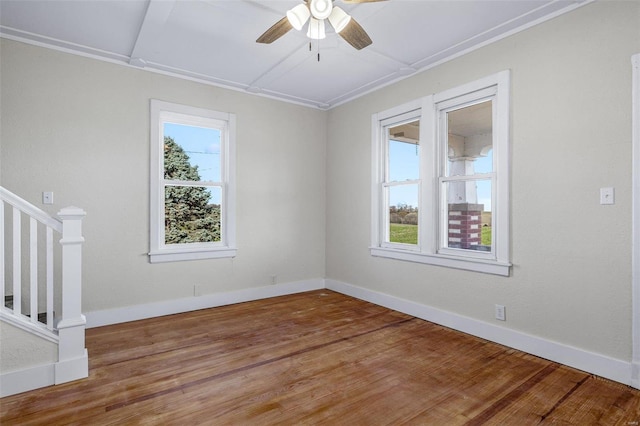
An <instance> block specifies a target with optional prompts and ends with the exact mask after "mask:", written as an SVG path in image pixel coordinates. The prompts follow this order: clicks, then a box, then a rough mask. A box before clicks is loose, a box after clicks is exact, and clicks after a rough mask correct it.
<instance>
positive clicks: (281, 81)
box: [0, 0, 589, 109]
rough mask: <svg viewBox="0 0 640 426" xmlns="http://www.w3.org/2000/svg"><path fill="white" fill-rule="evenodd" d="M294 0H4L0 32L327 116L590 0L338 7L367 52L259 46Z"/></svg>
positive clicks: (290, 38) (432, 0)
mask: <svg viewBox="0 0 640 426" xmlns="http://www.w3.org/2000/svg"><path fill="white" fill-rule="evenodd" d="M300 2H301V0H201V1H185V0H66V1H62V0H0V35H1V36H2V37H6V38H11V39H14V40H21V41H27V42H30V43H35V44H39V45H45V46H48V47H53V48H57V49H64V50H70V51H73V52H77V53H80V54H83V55H89V56H93V57H98V58H101V59H105V60H109V61H115V62H119V63H124V64H130V65H132V66H137V67H144V68H145V69H148V70H151V71H160V72H167V73H171V74H174V75H179V76H184V77H187V78H191V79H196V80H199V81H204V82H208V83H212V84H215V85H219V86H224V87H229V88H234V89H238V90H244V91H247V92H251V93H259V94H262V95H266V96H271V97H275V98H279V99H283V100H287V101H290V102H295V103H299V104H303V105H308V106H312V107H316V108H320V109H329V108H331V107H333V106H336V105H339V104H341V103H344V102H346V101H348V100H350V99H354V98H356V97H358V96H360V95H362V94H363V93H366V92H368V91H371V90H373V89H375V88H377V87H381V86H383V85H385V84H388V83H390V82H393V81H396V80H398V79H401V78H405V77H407V76H409V75H411V74H414V73H416V72H418V71H420V70H423V69H425V68H429V67H430V66H433V65H434V64H436V63H439V62H442V61H443V60H446V59H448V58H451V57H454V56H456V55H459V54H461V53H463V52H466V51H468V50H470V49H473V48H475V47H478V46H481V45H483V44H486V43H488V42H490V41H493V40H496V39H498V38H501V37H504V36H506V35H509V34H512V33H513V32H515V31H518V30H521V29H524V28H527V27H529V26H531V25H533V24H536V23H539V22H542V21H544V20H546V19H549V18H551V17H554V16H557V15H558V14H561V13H564V12H568V11H570V10H573V9H574V8H576V7H578V6H580V5H582V4H585V3H588V2H589V0H574V1H570V0H497V1H489V0H475V1H459V0H441V1H437V0H423V1H421V0H388V1H380V2H374V3H363V4H345V3H343V2H342V1H341V0H335V3H336V5H340V6H341V7H342V8H343V9H344V10H345V11H346V12H347V13H349V14H350V15H352V16H353V17H354V18H355V19H356V20H357V21H358V23H360V25H362V27H363V28H364V29H365V30H366V31H367V33H368V34H369V36H370V37H371V39H372V40H373V44H372V45H370V46H368V47H366V48H365V49H363V50H360V51H358V50H355V49H354V48H353V47H351V46H350V45H349V44H347V43H346V42H345V41H344V40H343V39H342V38H341V37H340V36H339V35H337V34H335V33H334V32H333V31H332V30H331V29H330V26H327V37H326V38H325V39H323V40H321V41H320V42H319V43H318V42H316V41H314V42H313V44H312V51H311V52H310V51H309V39H307V37H306V35H305V32H298V31H296V30H291V31H290V32H289V33H287V34H285V35H284V36H283V37H282V38H280V39H278V40H276V41H275V42H274V43H273V44H258V43H256V42H255V40H256V39H257V38H258V36H260V35H261V34H262V33H263V32H264V31H266V30H267V28H269V27H270V26H271V25H272V24H274V23H275V22H276V21H278V20H279V19H280V18H282V17H283V16H284V15H285V12H286V11H287V10H288V9H291V8H292V7H293V6H295V5H297V4H299V3H300ZM318 49H319V51H320V61H319V62H318V60H317V53H318Z"/></svg>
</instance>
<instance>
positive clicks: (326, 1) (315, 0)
mask: <svg viewBox="0 0 640 426" xmlns="http://www.w3.org/2000/svg"><path fill="white" fill-rule="evenodd" d="M309 10H310V11H311V15H313V17H314V18H316V19H318V20H323V19H327V18H328V17H329V15H331V11H332V10H333V1H332V0H311V1H310V2H309Z"/></svg>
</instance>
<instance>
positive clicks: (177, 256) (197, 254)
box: [149, 247, 238, 263]
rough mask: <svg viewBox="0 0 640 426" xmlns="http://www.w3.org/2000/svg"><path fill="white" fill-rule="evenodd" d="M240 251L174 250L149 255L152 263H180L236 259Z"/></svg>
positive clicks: (232, 249) (217, 249)
mask: <svg viewBox="0 0 640 426" xmlns="http://www.w3.org/2000/svg"><path fill="white" fill-rule="evenodd" d="M237 251H238V249H236V248H231V247H224V248H216V249H203V248H198V249H177V250H176V249H172V250H155V251H151V252H150V253H149V261H150V262H151V263H163V262H180V261H184V260H201V259H220V258H227V257H236V253H237Z"/></svg>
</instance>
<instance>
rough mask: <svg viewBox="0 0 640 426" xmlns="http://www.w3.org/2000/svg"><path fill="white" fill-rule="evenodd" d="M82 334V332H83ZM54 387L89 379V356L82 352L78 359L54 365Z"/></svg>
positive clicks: (85, 351)
mask: <svg viewBox="0 0 640 426" xmlns="http://www.w3.org/2000/svg"><path fill="white" fill-rule="evenodd" d="M83 333H84V331H83ZM55 373H56V378H55V381H56V383H55V384H56V385H59V384H62V383H67V382H72V381H74V380H78V379H84V378H85V377H89V354H88V353H87V350H86V349H85V350H84V354H83V356H81V357H79V358H74V359H69V360H66V361H59V362H57V363H56V364H55Z"/></svg>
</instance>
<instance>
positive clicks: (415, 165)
mask: <svg viewBox="0 0 640 426" xmlns="http://www.w3.org/2000/svg"><path fill="white" fill-rule="evenodd" d="M388 132H389V134H388V137H389V165H388V167H389V170H388V173H389V182H394V181H395V182H400V181H403V180H416V179H419V178H420V162H419V157H420V156H419V147H420V120H416V121H413V122H411V123H406V124H401V125H398V126H394V127H389V128H388Z"/></svg>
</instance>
